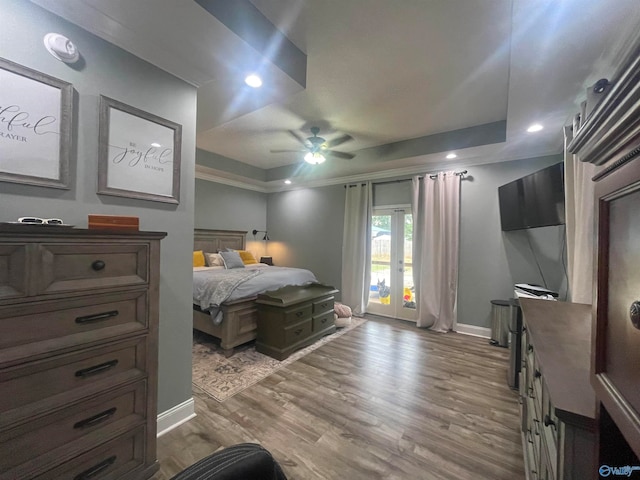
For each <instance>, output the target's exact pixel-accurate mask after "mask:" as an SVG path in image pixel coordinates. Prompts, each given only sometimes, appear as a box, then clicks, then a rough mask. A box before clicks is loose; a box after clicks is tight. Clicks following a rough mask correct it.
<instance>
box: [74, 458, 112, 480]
mask: <svg viewBox="0 0 640 480" xmlns="http://www.w3.org/2000/svg"><path fill="white" fill-rule="evenodd" d="M116 458H117V457H116V456H115V455H113V456H111V457H109V458H107V459H106V460H103V461H102V462H100V463H98V464H97V465H94V466H93V467H91V468H89V469H87V470H85V471H84V472H82V473H79V474H78V475H76V476H75V477H73V480H89V479H90V478H96V477H97V476H98V475H100V472H102V471H104V470H106V469H107V468H109V467H110V466H111V465H113V464H114V463H116Z"/></svg>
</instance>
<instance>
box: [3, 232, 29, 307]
mask: <svg viewBox="0 0 640 480" xmlns="http://www.w3.org/2000/svg"><path fill="white" fill-rule="evenodd" d="M27 268H28V267H27V246H26V245H25V244H11V243H10V244H2V245H0V300H3V299H5V298H20V297H24V296H26V295H27V294H28V291H27V276H26V272H27Z"/></svg>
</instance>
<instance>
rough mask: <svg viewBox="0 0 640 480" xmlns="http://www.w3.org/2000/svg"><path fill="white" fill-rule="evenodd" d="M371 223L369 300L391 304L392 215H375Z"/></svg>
mask: <svg viewBox="0 0 640 480" xmlns="http://www.w3.org/2000/svg"><path fill="white" fill-rule="evenodd" d="M371 225H372V226H371V287H370V290H369V302H370V303H377V304H383V305H389V303H390V299H391V296H390V295H391V215H373V216H372V217H371Z"/></svg>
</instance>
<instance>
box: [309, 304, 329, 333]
mask: <svg viewBox="0 0 640 480" xmlns="http://www.w3.org/2000/svg"><path fill="white" fill-rule="evenodd" d="M332 325H333V310H332V311H330V312H328V313H325V314H324V315H318V316H317V317H315V316H314V317H313V332H314V333H316V332H321V331H322V330H326V329H327V328H329V327H331V326H332Z"/></svg>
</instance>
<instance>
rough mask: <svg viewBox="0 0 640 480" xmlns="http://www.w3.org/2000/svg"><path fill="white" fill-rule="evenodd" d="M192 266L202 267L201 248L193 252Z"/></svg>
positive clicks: (202, 256)
mask: <svg viewBox="0 0 640 480" xmlns="http://www.w3.org/2000/svg"><path fill="white" fill-rule="evenodd" d="M193 266H194V267H204V253H202V250H198V251H197V252H193Z"/></svg>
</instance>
